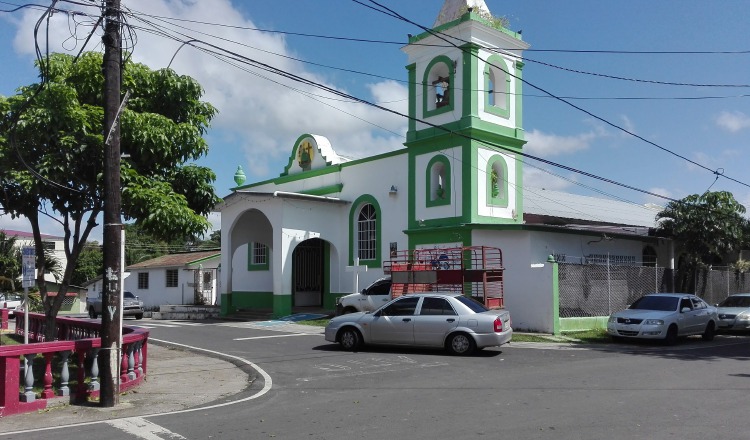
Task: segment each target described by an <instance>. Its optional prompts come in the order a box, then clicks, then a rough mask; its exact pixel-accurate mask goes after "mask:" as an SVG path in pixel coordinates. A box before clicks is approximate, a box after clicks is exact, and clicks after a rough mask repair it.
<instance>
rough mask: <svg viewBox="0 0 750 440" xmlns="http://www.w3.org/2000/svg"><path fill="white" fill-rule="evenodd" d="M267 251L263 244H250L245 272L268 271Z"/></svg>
mask: <svg viewBox="0 0 750 440" xmlns="http://www.w3.org/2000/svg"><path fill="white" fill-rule="evenodd" d="M269 260H270V258H269V249H268V246H266V245H265V244H263V243H255V242H250V244H249V245H248V256H247V270H268V268H269V264H268V263H269Z"/></svg>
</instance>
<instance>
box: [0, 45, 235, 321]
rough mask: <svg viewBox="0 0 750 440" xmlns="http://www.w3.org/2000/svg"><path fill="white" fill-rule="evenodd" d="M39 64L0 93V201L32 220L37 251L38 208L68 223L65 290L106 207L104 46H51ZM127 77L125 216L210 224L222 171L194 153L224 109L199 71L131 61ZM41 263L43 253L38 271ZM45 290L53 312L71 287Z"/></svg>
mask: <svg viewBox="0 0 750 440" xmlns="http://www.w3.org/2000/svg"><path fill="white" fill-rule="evenodd" d="M37 68H39V71H40V77H44V81H42V82H41V83H40V84H32V85H29V86H23V87H20V88H19V89H18V93H17V94H16V95H14V96H11V97H8V98H5V97H0V117H1V118H2V120H1V121H0V186H2V195H1V196H0V205H1V206H2V208H3V209H4V210H5V211H6V212H7V213H9V214H10V215H11V216H12V217H14V218H15V217H26V218H27V219H28V220H29V222H30V223H31V228H32V232H33V233H34V239H35V243H36V251H37V255H43V247H42V240H41V232H40V230H39V217H40V215H46V216H49V217H50V218H53V219H55V220H56V221H58V222H59V223H60V225H61V226H62V228H63V230H64V238H65V255H66V258H67V261H68V265H67V267H66V270H65V273H64V274H63V280H62V283H61V286H60V292H61V293H64V292H65V291H66V290H67V288H68V286H69V284H70V282H71V279H72V276H73V271H74V268H76V267H77V261H78V259H79V257H80V254H81V252H82V251H83V249H84V247H85V244H86V242H87V239H88V237H89V235H90V233H91V231H92V229H93V228H94V227H96V226H97V218H98V217H99V215H100V213H101V212H102V209H103V206H104V205H103V204H104V200H103V194H104V191H103V168H104V145H103V144H104V135H103V132H104V130H103V119H104V112H103V109H102V104H103V102H104V96H103V94H104V78H103V74H102V55H101V54H100V53H93V52H89V53H85V54H83V55H82V56H81V57H79V58H78V59H77V60H75V59H74V58H73V57H72V56H69V55H65V54H52V55H50V57H49V58H48V59H46V60H44V62H43V63H37ZM122 78H123V80H122V81H123V92H124V91H126V90H128V91H130V93H131V94H130V96H131V97H130V99H129V101H128V104H127V106H126V107H125V109H124V111H123V112H122V114H121V117H120V126H121V151H122V152H123V153H127V154H128V155H129V158H128V159H127V160H123V161H122V165H121V185H122V215H123V217H124V219H125V220H128V221H130V222H134V223H136V224H138V225H139V226H140V227H141V228H142V229H143V230H144V231H146V232H148V233H151V234H154V235H155V236H157V237H161V238H164V239H167V240H168V239H172V238H177V237H185V236H196V235H201V234H203V233H205V232H206V231H207V230H208V229H209V227H210V224H209V222H208V221H207V220H206V218H205V216H206V215H207V214H208V213H209V212H210V211H211V209H212V208H213V206H214V205H215V204H216V203H217V202H219V201H220V199H219V198H218V197H217V196H216V194H215V192H214V188H213V185H212V183H213V181H214V180H215V179H216V176H215V174H214V173H213V172H212V171H211V170H210V169H207V168H205V167H200V166H198V165H195V164H194V163H192V161H195V160H197V159H199V158H200V157H202V156H204V155H205V154H206V153H207V152H208V144H207V143H206V141H205V139H204V138H203V135H204V134H205V132H206V130H207V129H208V126H209V123H210V121H211V119H212V118H213V116H214V114H215V113H216V110H215V109H214V107H213V106H211V105H210V104H208V103H206V102H203V101H201V96H202V94H203V90H202V88H201V86H200V85H199V84H198V83H197V82H196V81H195V80H193V79H192V78H190V77H187V76H181V75H178V74H176V73H175V72H174V71H172V70H169V69H162V70H158V71H152V70H151V69H149V68H148V67H147V66H145V65H142V64H136V63H133V62H131V61H128V62H125V63H124V65H123V72H122ZM43 265H44V263H43V261H41V259H40V260H39V261H37V268H38V269H41V270H40V272H43V271H44V267H40V266H43ZM39 285H40V286H44V283H39ZM41 295H42V299H43V303H44V310H45V313H46V314H47V318H48V320H50V317H51V319H52V320H53V319H54V317H55V316H56V315H57V312H58V311H59V308H60V305H61V304H62V298H63V297H64V295H56V296H55V297H48V296H47V294H46V288H45V287H42V288H41ZM52 298H57V300H53V299H52Z"/></svg>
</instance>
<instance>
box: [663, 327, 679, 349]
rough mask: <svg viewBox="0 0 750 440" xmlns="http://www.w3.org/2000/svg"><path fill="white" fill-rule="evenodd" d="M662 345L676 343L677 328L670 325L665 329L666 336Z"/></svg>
mask: <svg viewBox="0 0 750 440" xmlns="http://www.w3.org/2000/svg"><path fill="white" fill-rule="evenodd" d="M664 343H665V344H667V345H675V344H676V343H677V326H676V325H675V324H672V325H670V326H669V328H668V329H667V336H665V337H664Z"/></svg>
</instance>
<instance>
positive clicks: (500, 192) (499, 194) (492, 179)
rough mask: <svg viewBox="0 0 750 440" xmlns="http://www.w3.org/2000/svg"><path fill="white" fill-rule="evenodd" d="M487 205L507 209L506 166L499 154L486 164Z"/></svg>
mask: <svg viewBox="0 0 750 440" xmlns="http://www.w3.org/2000/svg"><path fill="white" fill-rule="evenodd" d="M487 205H489V206H500V207H503V208H507V207H508V164H507V163H506V162H505V158H504V157H503V156H501V155H499V154H496V155H494V156H492V157H491V158H490V160H489V161H488V162H487Z"/></svg>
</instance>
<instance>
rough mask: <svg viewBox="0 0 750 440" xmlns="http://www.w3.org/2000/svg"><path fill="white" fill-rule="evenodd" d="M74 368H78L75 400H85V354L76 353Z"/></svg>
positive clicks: (81, 351)
mask: <svg viewBox="0 0 750 440" xmlns="http://www.w3.org/2000/svg"><path fill="white" fill-rule="evenodd" d="M76 366H77V367H78V386H77V388H76V400H79V401H83V400H86V352H85V351H83V350H80V351H76Z"/></svg>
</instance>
